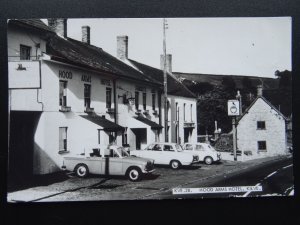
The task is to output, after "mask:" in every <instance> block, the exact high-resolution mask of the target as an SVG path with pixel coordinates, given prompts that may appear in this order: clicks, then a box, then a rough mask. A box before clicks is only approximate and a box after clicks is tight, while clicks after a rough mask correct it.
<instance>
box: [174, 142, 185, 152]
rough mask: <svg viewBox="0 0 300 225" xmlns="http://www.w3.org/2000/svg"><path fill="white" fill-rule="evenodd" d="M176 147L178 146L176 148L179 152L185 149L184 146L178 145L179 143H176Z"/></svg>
mask: <svg viewBox="0 0 300 225" xmlns="http://www.w3.org/2000/svg"><path fill="white" fill-rule="evenodd" d="M175 148H176V150H177V151H178V152H182V151H183V149H182V147H181V146H180V145H178V144H176V145H175Z"/></svg>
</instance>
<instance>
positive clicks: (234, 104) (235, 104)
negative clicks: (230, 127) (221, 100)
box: [227, 100, 240, 116]
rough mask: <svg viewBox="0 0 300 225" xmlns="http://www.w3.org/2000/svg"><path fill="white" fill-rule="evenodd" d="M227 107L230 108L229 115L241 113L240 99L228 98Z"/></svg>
mask: <svg viewBox="0 0 300 225" xmlns="http://www.w3.org/2000/svg"><path fill="white" fill-rule="evenodd" d="M227 108H228V116H239V115H240V103H239V101H238V100H228V102H227Z"/></svg>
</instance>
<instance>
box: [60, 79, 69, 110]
mask: <svg viewBox="0 0 300 225" xmlns="http://www.w3.org/2000/svg"><path fill="white" fill-rule="evenodd" d="M61 84H63V85H62V86H61ZM61 87H62V90H61ZM67 88H68V81H66V80H59V106H67ZM61 93H62V95H61Z"/></svg>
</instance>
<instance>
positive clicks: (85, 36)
mask: <svg viewBox="0 0 300 225" xmlns="http://www.w3.org/2000/svg"><path fill="white" fill-rule="evenodd" d="M90 30H91V28H90V27H89V26H82V27H81V31H82V42H84V43H87V44H90Z"/></svg>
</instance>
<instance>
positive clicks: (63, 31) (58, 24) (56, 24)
mask: <svg viewBox="0 0 300 225" xmlns="http://www.w3.org/2000/svg"><path fill="white" fill-rule="evenodd" d="M48 25H49V27H51V28H52V29H53V30H54V31H55V32H56V33H57V34H59V35H61V36H63V37H67V36H68V35H67V19H63V18H54V19H53V18H52V19H48Z"/></svg>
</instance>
